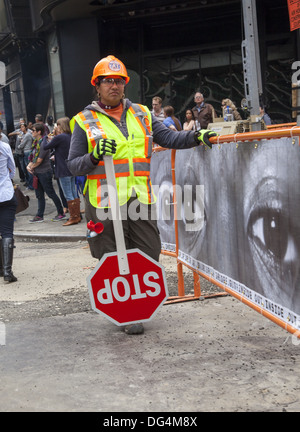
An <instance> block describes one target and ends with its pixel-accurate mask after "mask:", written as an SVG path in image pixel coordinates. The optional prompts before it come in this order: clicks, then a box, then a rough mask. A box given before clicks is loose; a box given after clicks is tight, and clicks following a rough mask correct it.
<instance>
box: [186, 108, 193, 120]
mask: <svg viewBox="0 0 300 432" xmlns="http://www.w3.org/2000/svg"><path fill="white" fill-rule="evenodd" d="M187 111H190V112H191V113H192V119H193V120H195V114H194V111H193V110H192V109H191V108H187V109H186V110H185V120H187V118H186V113H187Z"/></svg>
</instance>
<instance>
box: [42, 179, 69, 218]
mask: <svg viewBox="0 0 300 432" xmlns="http://www.w3.org/2000/svg"><path fill="white" fill-rule="evenodd" d="M35 175H36V176H37V177H38V179H39V183H38V188H37V189H35V196H36V197H37V200H38V211H37V216H39V217H41V218H42V217H44V211H45V206H46V201H45V192H46V194H47V195H48V197H49V198H51V199H52V201H53V202H54V204H55V207H56V210H57V213H58V214H59V215H62V214H63V207H62V204H61V201H60V199H59V198H58V196H57V195H56V192H55V190H54V188H53V183H52V171H47V172H45V173H42V174H35Z"/></svg>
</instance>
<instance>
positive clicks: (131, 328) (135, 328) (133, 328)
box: [124, 323, 144, 335]
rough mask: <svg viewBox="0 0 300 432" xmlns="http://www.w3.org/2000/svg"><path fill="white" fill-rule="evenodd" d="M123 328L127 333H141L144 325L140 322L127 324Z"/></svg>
mask: <svg viewBox="0 0 300 432" xmlns="http://www.w3.org/2000/svg"><path fill="white" fill-rule="evenodd" d="M124 330H125V333H127V334H129V335H136V334H143V333H144V326H143V324H142V323H136V324H128V325H127V326H126V327H125V329H124Z"/></svg>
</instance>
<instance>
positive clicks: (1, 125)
mask: <svg viewBox="0 0 300 432" xmlns="http://www.w3.org/2000/svg"><path fill="white" fill-rule="evenodd" d="M0 129H1V130H2V129H3V123H2V121H1V120H0Z"/></svg>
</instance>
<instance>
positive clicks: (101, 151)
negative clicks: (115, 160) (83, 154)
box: [93, 138, 117, 161]
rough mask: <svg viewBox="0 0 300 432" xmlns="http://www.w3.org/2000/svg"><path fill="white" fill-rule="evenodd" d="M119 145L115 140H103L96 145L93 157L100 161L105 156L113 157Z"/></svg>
mask: <svg viewBox="0 0 300 432" xmlns="http://www.w3.org/2000/svg"><path fill="white" fill-rule="evenodd" d="M116 148H117V143H116V141H115V140H112V139H106V138H102V139H100V140H99V142H98V143H97V145H95V147H94V150H93V157H94V158H95V159H96V160H98V161H100V160H102V159H103V155H109V156H113V155H114V154H115V153H116Z"/></svg>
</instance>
